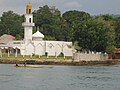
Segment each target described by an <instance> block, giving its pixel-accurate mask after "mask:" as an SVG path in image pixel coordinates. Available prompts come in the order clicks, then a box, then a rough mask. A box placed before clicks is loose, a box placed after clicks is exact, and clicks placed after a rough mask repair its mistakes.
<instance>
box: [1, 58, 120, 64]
mask: <svg viewBox="0 0 120 90" xmlns="http://www.w3.org/2000/svg"><path fill="white" fill-rule="evenodd" d="M25 62H27V64H33V65H72V66H82V65H114V64H120V60H106V61H72V60H32V59H31V60H18V59H3V58H2V59H0V64H16V63H18V64H24V63H25Z"/></svg>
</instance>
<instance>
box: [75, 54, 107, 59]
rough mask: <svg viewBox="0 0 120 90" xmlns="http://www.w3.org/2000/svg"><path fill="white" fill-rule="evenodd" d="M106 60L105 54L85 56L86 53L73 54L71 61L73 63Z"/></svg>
mask: <svg viewBox="0 0 120 90" xmlns="http://www.w3.org/2000/svg"><path fill="white" fill-rule="evenodd" d="M107 59H108V55H107V54H91V53H90V54H87V53H74V54H73V60H75V61H104V60H107Z"/></svg>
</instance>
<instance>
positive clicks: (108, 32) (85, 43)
mask: <svg viewBox="0 0 120 90" xmlns="http://www.w3.org/2000/svg"><path fill="white" fill-rule="evenodd" d="M114 39H115V35H114V30H113V29H111V27H110V25H108V24H107V23H103V20H102V21H100V20H95V19H90V20H89V21H88V22H84V24H81V25H80V26H78V28H77V30H76V31H75V34H74V41H78V45H79V46H80V47H82V49H83V50H86V51H88V50H90V51H97V52H108V53H112V52H113V51H114V50H113V49H115V47H114Z"/></svg>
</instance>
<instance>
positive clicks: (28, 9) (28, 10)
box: [26, 2, 32, 14]
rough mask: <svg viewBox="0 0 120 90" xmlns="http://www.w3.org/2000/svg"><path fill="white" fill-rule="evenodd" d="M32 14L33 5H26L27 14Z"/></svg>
mask: <svg viewBox="0 0 120 90" xmlns="http://www.w3.org/2000/svg"><path fill="white" fill-rule="evenodd" d="M31 13H32V4H31V3H30V2H28V4H27V5H26V14H31Z"/></svg>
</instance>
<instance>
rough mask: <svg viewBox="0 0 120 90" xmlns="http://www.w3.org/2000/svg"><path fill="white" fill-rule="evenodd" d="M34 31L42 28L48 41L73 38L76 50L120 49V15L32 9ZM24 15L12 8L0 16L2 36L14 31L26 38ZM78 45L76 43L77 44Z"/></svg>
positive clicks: (70, 39)
mask: <svg viewBox="0 0 120 90" xmlns="http://www.w3.org/2000/svg"><path fill="white" fill-rule="evenodd" d="M33 16H34V23H35V27H34V30H33V31H34V32H35V31H36V28H39V30H40V32H42V33H43V34H44V35H45V39H46V40H62V41H72V42H73V43H74V45H75V47H76V49H77V50H86V51H89V50H90V51H97V52H107V53H114V50H115V48H120V16H116V15H109V14H106V15H98V16H91V15H90V14H89V13H87V12H84V11H77V10H73V11H67V12H65V13H63V14H61V12H60V11H59V10H58V9H57V8H55V7H49V6H47V5H45V6H43V7H39V9H38V10H35V11H33ZM23 21H24V15H18V14H16V13H14V12H13V11H8V12H4V13H3V14H2V16H1V17H0V35H3V34H11V35H13V36H15V37H16V39H18V40H19V39H23V33H24V32H23V27H22V22H23ZM76 44H77V46H76Z"/></svg>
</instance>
